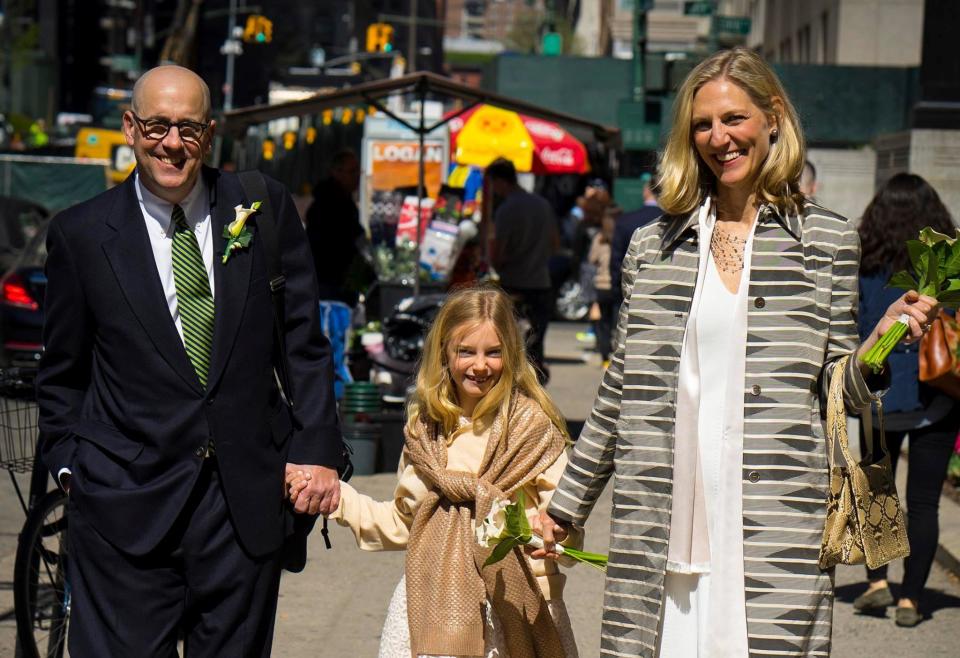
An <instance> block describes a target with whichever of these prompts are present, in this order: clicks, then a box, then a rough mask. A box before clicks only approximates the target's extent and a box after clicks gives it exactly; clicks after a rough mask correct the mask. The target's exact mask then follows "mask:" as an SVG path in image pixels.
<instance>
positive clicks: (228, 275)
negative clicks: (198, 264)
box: [203, 167, 266, 389]
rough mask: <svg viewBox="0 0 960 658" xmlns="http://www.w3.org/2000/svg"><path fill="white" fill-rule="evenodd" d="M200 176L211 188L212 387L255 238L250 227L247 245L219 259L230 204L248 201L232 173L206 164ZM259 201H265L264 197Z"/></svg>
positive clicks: (236, 318) (241, 301)
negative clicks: (250, 235)
mask: <svg viewBox="0 0 960 658" xmlns="http://www.w3.org/2000/svg"><path fill="white" fill-rule="evenodd" d="M203 175H204V176H205V177H206V180H207V185H209V187H210V189H211V190H213V196H212V199H211V207H210V220H211V225H210V228H211V230H212V231H213V234H212V236H211V237H212V238H213V280H214V288H215V290H214V307H215V319H214V329H213V354H211V357H210V373H209V376H208V378H207V387H208V389H212V388H213V387H214V386H215V385H216V383H217V381H218V380H219V378H220V376H221V375H222V374H223V370H224V368H225V367H226V364H227V361H228V359H229V357H230V353H231V352H232V350H233V344H234V342H235V341H236V337H237V331H238V330H239V329H240V320H241V318H242V316H243V309H244V306H245V305H246V301H247V293H248V291H249V288H250V272H251V271H252V261H253V252H252V249H253V248H254V245H255V243H256V240H257V237H256V231H255V230H254V238H253V242H252V243H251V245H250V247H248V248H246V249H238V250H235V251H234V252H233V253H231V254H230V258H229V259H228V260H227V262H226V263H224V262H223V251H224V249H225V248H226V246H227V239H226V238H224V237H223V229H224V228H225V227H226V226H227V225H228V224H229V223H230V222H232V221H233V219H234V216H235V213H234V210H233V209H234V206H236V205H237V204H243V205H244V206H245V207H248V206H249V205H250V200H249V199H245V198H244V194H243V189H242V188H241V187H240V183H239V181H238V179H237V178H236V176H224V175H222V174H221V173H220V172H219V171H217V170H216V169H210V168H207V167H204V170H203ZM262 200H263V201H266V199H262ZM254 217H255V216H254ZM254 223H255V220H254V219H253V218H251V220H250V221H249V223H248V224H247V225H248V226H249V227H250V228H251V229H253V224H254Z"/></svg>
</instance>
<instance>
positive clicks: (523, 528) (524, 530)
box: [476, 490, 607, 571]
mask: <svg viewBox="0 0 960 658" xmlns="http://www.w3.org/2000/svg"><path fill="white" fill-rule="evenodd" d="M525 507H526V500H525V497H524V495H523V491H522V490H519V491H517V502H515V503H509V502H507V501H505V500H495V501H494V502H493V505H492V506H491V508H490V512H489V513H488V514H487V515H486V516H485V517H484V518H483V519H478V522H477V527H476V534H477V543H478V544H480V545H481V546H483V547H484V548H491V547H493V552H492V553H490V557H488V558H487V560H486V562H484V563H483V566H488V565H490V564H494V563H496V562H499V561H500V560H502V559H503V558H505V557H506V556H507V554H508V553H510V551H512V550H513V549H514V548H515V547H517V546H525V545H529V546H532V547H534V548H543V538H542V537H540V536H539V535H535V534H533V530H532V529H531V528H530V521H529V519H527V513H526V510H525ZM556 551H557V553H559V554H561V555H566V556H567V557H569V558H571V559H573V560H576V561H577V562H583V563H584V564H589V565H590V566H592V567H596V568H597V569H600V570H601V571H606V570H607V556H606V555H600V554H599V553H588V552H587V551H581V550H579V549H576V548H569V547H566V546H561V545H560V544H557V545H556Z"/></svg>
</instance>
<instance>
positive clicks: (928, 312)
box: [534, 48, 936, 658]
mask: <svg viewBox="0 0 960 658" xmlns="http://www.w3.org/2000/svg"><path fill="white" fill-rule="evenodd" d="M674 108H675V114H674V119H673V127H672V129H671V133H670V136H669V139H668V141H667V145H666V148H665V150H664V153H663V156H662V159H661V162H660V171H659V176H660V186H661V188H662V194H661V196H660V205H661V206H662V207H663V209H664V216H663V217H661V218H660V219H659V220H658V221H655V222H653V223H652V224H650V225H648V226H645V227H643V228H641V229H639V230H638V231H637V232H636V233H635V234H634V236H633V239H632V240H631V244H630V248H629V250H628V252H627V256H626V258H625V259H624V263H623V271H622V273H623V295H624V300H625V301H624V304H623V306H622V308H621V310H620V318H619V323H618V328H617V338H616V341H615V342H616V344H617V348H616V350H615V353H614V355H613V357H612V360H611V365H610V368H609V369H608V370H607V371H606V373H605V375H604V377H603V381H602V383H601V385H600V389H599V391H598V394H597V398H596V401H595V403H594V408H593V412H592V413H591V415H590V418H589V419H588V420H587V423H586V425H585V427H584V430H583V434H581V436H580V439H579V441H577V443H576V446H575V449H574V451H573V453H572V454H571V458H570V464H569V466H568V467H567V469H566V471H565V472H564V474H563V478H562V479H561V481H560V484H559V485H558V488H557V491H556V492H555V494H554V497H553V500H552V502H551V504H550V507H549V509H548V511H547V513H544V514H543V515H542V517H541V518H542V521H543V533H544V537H545V539H546V540H547V545H548V546H549V541H550V540H551V539H554V538H562V537H563V536H564V535H565V532H566V531H567V529H568V528H570V527H577V526H582V525H583V523H584V522H585V521H586V519H587V516H588V515H589V513H590V510H591V508H592V507H593V505H594V503H595V502H596V500H597V497H598V496H599V494H600V492H601V491H602V490H603V488H604V485H605V484H606V482H607V480H608V479H610V477H611V476H613V478H614V485H613V491H614V494H613V521H612V528H611V539H610V564H609V568H608V571H607V585H606V597H605V599H604V613H603V629H602V634H601V635H602V639H601V649H600V653H601V654H602V655H605V656H658V655H659V656H664V657H666V658H690V657H695V656H710V657H711V658H713V657H736V658H741V657H745V656H747V655H771V656H772V655H781V656H788V655H790V656H800V655H803V656H826V655H828V654H829V653H830V633H831V617H832V606H833V574H832V572H822V571H820V569H819V567H818V566H817V562H818V553H819V549H820V540H821V534H822V532H823V521H824V514H825V497H826V493H827V456H826V454H827V453H826V448H825V442H824V435H823V429H822V425H821V420H820V412H821V408H822V405H823V404H824V402H823V396H824V393H825V391H826V390H827V387H828V384H829V381H830V378H831V377H832V376H833V374H834V365H835V364H836V362H837V360H838V359H839V358H840V357H841V356H843V355H845V354H850V353H862V352H863V351H865V350H867V349H869V348H870V346H871V345H873V344H874V343H875V342H876V340H877V338H878V337H879V336H881V335H882V334H883V333H884V332H886V331H887V329H889V328H890V326H891V325H892V324H893V322H894V321H895V320H896V319H897V318H898V317H899V316H900V314H901V313H903V314H906V315H907V316H908V317H909V318H910V330H911V331H910V339H911V340H917V339H919V338H920V336H921V334H922V331H923V329H922V327H923V326H924V325H925V324H926V323H927V322H929V320H930V319H931V318H932V317H933V316H934V313H935V310H936V300H934V299H930V298H927V297H920V296H919V295H917V294H916V293H915V292H911V293H907V294H906V295H903V296H901V297H900V298H899V299H897V300H896V301H895V302H894V303H893V304H892V305H891V306H890V307H889V308H888V309H887V311H886V313H885V314H884V315H883V317H882V319H881V320H880V321H879V323H878V324H877V326H876V327H874V329H873V330H872V331H871V332H870V335H869V336H868V337H867V339H866V340H865V341H864V342H863V343H862V344H859V339H858V335H857V322H856V310H857V263H858V260H859V249H860V248H859V244H858V240H857V232H856V229H855V228H854V226H853V225H852V224H851V223H850V222H848V221H847V220H846V219H844V218H843V217H840V216H838V215H836V214H834V213H832V212H830V211H829V210H825V209H824V208H821V207H819V206H817V205H815V204H813V203H811V202H810V201H809V199H807V198H805V197H804V196H803V195H802V194H801V193H800V192H799V188H798V182H799V178H800V173H801V170H802V169H803V163H804V142H803V135H802V134H801V130H800V124H799V121H798V120H797V115H796V112H795V111H794V109H793V106H792V105H791V103H790V99H789V98H788V97H787V94H786V91H785V90H784V88H783V86H782V85H781V83H780V81H779V80H778V79H777V77H776V75H775V74H774V72H773V71H772V69H771V68H770V67H769V66H768V65H767V64H766V63H765V62H764V61H763V60H762V59H761V58H760V57H759V56H758V55H756V54H755V53H753V52H751V51H749V50H745V49H739V48H738V49H734V50H729V51H723V52H718V53H716V54H715V55H713V56H711V57H710V58H708V59H707V60H705V61H704V62H702V63H701V64H700V65H698V66H697V67H696V68H695V69H694V70H693V71H692V72H691V73H690V75H689V76H688V77H687V79H686V80H685V81H684V83H683V85H682V86H681V88H680V90H679V92H678V94H677V100H676V103H675V104H674ZM844 377H845V378H844V384H845V391H844V397H845V402H846V405H847V408H848V411H850V412H851V413H859V412H860V410H861V409H862V408H863V407H865V406H866V405H867V404H868V403H869V402H870V400H871V398H872V396H873V393H872V391H874V390H876V389H878V388H880V387H881V386H882V385H883V377H882V376H880V377H873V376H871V375H870V374H869V373H868V372H867V371H866V370H865V369H864V368H863V367H862V366H860V365H859V363H858V360H857V359H856V358H854V359H851V360H850V361H849V367H848V369H847V370H846V372H845V373H844ZM543 554H544V552H539V553H535V554H534V555H538V556H539V555H543ZM550 555H551V556H554V555H555V554H553V553H551V554H550Z"/></svg>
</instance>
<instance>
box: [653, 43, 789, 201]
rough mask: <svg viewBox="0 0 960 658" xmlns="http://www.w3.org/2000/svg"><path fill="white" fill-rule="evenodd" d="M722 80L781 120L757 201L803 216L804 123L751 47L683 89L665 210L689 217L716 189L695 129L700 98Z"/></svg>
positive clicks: (702, 67)
mask: <svg viewBox="0 0 960 658" xmlns="http://www.w3.org/2000/svg"><path fill="white" fill-rule="evenodd" d="M720 78H725V79H727V80H730V81H731V82H733V83H734V84H736V85H737V86H738V87H740V88H741V89H742V90H743V91H744V92H746V93H747V95H749V96H750V100H752V101H753V103H754V104H755V105H756V106H757V107H759V108H760V110H761V111H762V112H764V113H765V114H766V115H767V116H775V117H776V119H777V132H778V133H779V135H778V137H777V139H776V141H775V142H774V143H771V145H770V153H769V154H768V155H767V159H766V160H765V161H764V163H763V166H762V167H761V169H760V173H759V175H758V176H757V182H756V188H755V192H756V194H757V200H758V201H762V202H767V203H770V204H773V205H774V206H776V207H777V208H778V209H779V210H781V211H784V212H798V210H799V209H800V208H802V207H803V198H804V197H803V195H802V194H801V193H800V187H799V183H800V174H801V172H802V171H803V162H804V157H805V155H804V150H805V146H804V141H803V132H802V131H801V128H800V121H799V120H798V118H797V113H796V110H794V108H793V104H792V103H791V102H790V99H789V98H788V97H787V92H786V90H785V89H784V88H783V84H782V83H781V82H780V79H779V78H777V74H776V73H774V72H773V69H771V68H770V66H769V65H768V64H767V63H766V62H765V61H763V59H762V58H761V57H760V56H759V55H757V54H756V53H755V52H753V51H752V50H747V49H746V48H733V49H732V50H723V51H720V52H718V53H715V54H714V55H712V56H711V57H709V58H707V59H705V60H704V61H703V62H701V63H700V64H699V65H697V67H696V68H694V69H693V70H692V71H691V72H690V74H689V75H687V77H686V79H685V80H684V81H683V84H681V85H680V89H679V90H678V92H677V98H676V101H674V104H673V126H672V127H671V128H670V135H669V137H668V138H667V145H666V148H664V150H663V154H662V156H661V158H660V166H659V179H660V180H659V185H660V199H659V200H660V207H661V208H663V209H664V211H666V213H667V214H671V215H683V214H686V213H689V212H691V211H692V210H693V209H694V208H696V207H697V206H698V205H699V204H700V201H701V199H702V197H703V195H704V194H705V193H709V191H711V190H712V189H713V188H714V186H715V184H716V179H715V177H714V175H713V172H712V171H711V170H710V167H708V166H707V164H706V163H705V162H703V161H702V160H701V159H700V156H699V154H697V149H696V147H695V146H694V143H693V135H692V132H691V125H690V124H691V120H692V118H693V98H694V96H696V94H697V92H698V91H700V88H701V87H703V85H705V84H706V83H708V82H710V81H711V80H718V79H720ZM776 99H779V101H780V102H779V103H776Z"/></svg>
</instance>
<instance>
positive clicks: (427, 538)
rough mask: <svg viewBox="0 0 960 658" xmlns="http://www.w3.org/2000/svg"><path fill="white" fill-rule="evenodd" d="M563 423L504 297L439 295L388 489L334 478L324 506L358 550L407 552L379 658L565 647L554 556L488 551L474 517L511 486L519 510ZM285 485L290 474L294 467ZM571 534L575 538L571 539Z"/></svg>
mask: <svg viewBox="0 0 960 658" xmlns="http://www.w3.org/2000/svg"><path fill="white" fill-rule="evenodd" d="M564 426H565V423H564V420H563V418H562V416H561V415H560V412H559V411H558V410H557V408H556V406H555V405H554V404H553V402H551V400H550V398H549V397H548V396H547V394H546V392H545V391H544V390H543V388H542V387H541V386H540V384H539V383H538V382H537V376H536V372H535V370H534V368H533V366H532V365H531V364H530V363H529V362H528V361H527V357H526V354H525V351H524V346H523V341H522V339H521V336H520V332H519V330H518V327H517V321H516V317H515V314H514V308H513V304H512V303H511V301H510V298H509V297H508V296H507V295H506V294H505V293H503V292H502V291H500V290H499V289H496V288H492V287H475V288H468V289H464V290H460V291H458V292H455V293H453V294H451V295H450V297H449V298H448V299H447V301H446V303H445V304H444V306H443V308H442V309H441V310H440V313H439V314H438V315H437V318H436V320H435V322H434V324H433V326H432V327H431V329H430V333H429V334H428V336H427V339H426V343H425V345H424V348H423V355H422V359H421V363H420V368H419V371H418V373H417V385H416V393H415V394H414V396H413V399H412V401H411V403H410V405H409V407H408V420H407V425H406V428H405V434H406V445H405V449H404V453H403V458H402V459H401V462H400V467H399V473H400V481H399V482H398V484H397V488H396V491H395V493H394V497H393V500H390V501H384V502H377V501H374V500H373V499H371V498H370V497H369V496H364V495H363V494H360V493H358V492H357V491H356V490H355V489H353V488H352V487H350V486H349V485H347V484H343V485H342V498H341V502H340V506H339V508H338V509H337V510H336V512H334V513H333V514H331V515H330V518H332V519H335V520H336V521H337V522H338V523H339V524H340V525H344V526H348V527H350V529H351V530H353V532H354V534H355V535H356V539H357V544H358V545H359V546H360V548H361V549H362V550H369V551H377V550H402V549H404V548H405V549H406V550H407V558H406V569H405V575H404V577H403V578H401V580H400V583H399V585H397V588H396V591H395V592H394V594H393V598H392V600H391V602H390V608H389V611H388V613H387V620H386V622H385V624H384V628H383V634H382V638H381V642H380V658H409V657H410V656H411V655H414V656H457V657H461V656H485V657H488V658H490V657H493V656H511V658H528V657H529V658H533V657H534V656H551V657H552V656H556V657H558V658H563V657H566V658H575V657H576V656H577V649H576V644H575V642H574V639H573V632H572V629H571V627H570V620H569V617H568V616H567V612H566V608H565V607H564V605H563V601H562V599H561V594H562V589H563V584H564V579H565V577H564V576H563V575H562V574H560V573H559V571H558V569H557V568H556V565H555V563H553V562H551V561H544V560H534V559H531V558H529V557H527V556H526V555H524V554H523V553H522V552H520V551H519V550H518V549H515V550H514V551H513V553H512V554H510V555H508V556H507V557H506V558H505V559H503V560H502V561H500V562H497V563H495V564H493V565H490V566H488V567H482V565H483V563H484V561H485V560H486V559H487V557H488V556H489V554H490V552H491V549H486V548H483V547H481V546H480V545H479V544H478V543H477V540H476V536H475V532H474V527H475V525H476V523H477V522H478V519H482V518H484V517H485V516H486V515H487V513H488V512H489V510H490V507H491V504H492V503H493V501H495V500H498V499H506V498H509V499H511V500H515V499H516V493H517V491H519V490H523V492H524V495H525V499H526V504H527V514H528V516H529V517H530V518H531V519H533V518H535V517H536V516H537V515H538V513H539V511H540V510H543V509H545V508H546V506H547V504H548V503H549V501H550V497H551V495H552V493H553V490H554V488H555V486H556V484H557V482H558V481H559V478H560V474H561V473H562V472H563V469H564V467H565V466H566V463H567V458H566V453H565V448H566V444H567V438H568V437H567V433H566V430H565V429H564ZM289 484H290V496H291V499H292V500H294V501H295V500H296V496H297V494H298V492H299V490H300V488H301V487H302V485H303V482H301V481H299V480H298V479H297V478H296V477H294V478H293V481H292V482H290V483H289ZM578 539H579V538H578Z"/></svg>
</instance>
